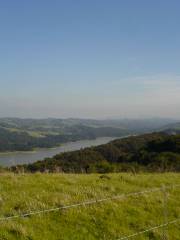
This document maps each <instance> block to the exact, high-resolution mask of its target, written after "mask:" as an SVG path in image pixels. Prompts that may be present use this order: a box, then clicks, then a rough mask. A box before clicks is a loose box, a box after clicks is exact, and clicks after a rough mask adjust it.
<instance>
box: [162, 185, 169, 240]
mask: <svg viewBox="0 0 180 240" xmlns="http://www.w3.org/2000/svg"><path fill="white" fill-rule="evenodd" d="M162 193H163V223H164V224H166V223H168V198H167V191H166V186H165V185H162ZM162 239H163V240H168V230H167V226H164V227H163V235H162Z"/></svg>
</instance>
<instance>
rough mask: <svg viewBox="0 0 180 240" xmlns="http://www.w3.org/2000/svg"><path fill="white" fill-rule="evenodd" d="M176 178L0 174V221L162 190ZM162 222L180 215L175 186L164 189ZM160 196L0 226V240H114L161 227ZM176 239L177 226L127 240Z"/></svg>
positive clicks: (178, 236)
mask: <svg viewBox="0 0 180 240" xmlns="http://www.w3.org/2000/svg"><path fill="white" fill-rule="evenodd" d="M163 184H165V185H175V184H180V174H175V173H167V174H139V175H132V174H125V173H123V174H108V175H98V174H92V175H73V174H71V175H70V174H68V175H66V174H59V175H58V174H34V175H30V174H29V175H28V174H27V175H13V174H11V173H1V175H0V218H1V217H4V216H5V217H8V216H11V215H16V214H22V213H27V212H30V211H36V210H43V209H48V208H52V207H61V206H65V205H70V204H75V203H79V202H82V201H87V200H92V199H102V198H106V197H111V196H117V195H120V194H126V193H130V192H137V191H143V190H146V189H149V188H154V187H162V185H163ZM166 195H167V207H166V213H167V221H171V220H174V219H177V218H178V217H179V216H180V187H176V188H172V189H168V190H167V194H166ZM163 196H164V193H163V191H161V190H160V191H159V192H152V193H147V194H145V195H137V196H129V197H126V198H124V199H121V200H109V201H107V202H102V203H96V204H93V205H89V206H79V207H76V208H71V209H66V210H60V211H57V212H51V213H45V214H39V215H36V216H31V217H26V218H18V219H13V220H8V221H1V222H0V239H3V240H15V239H17V240H25V239H27V240H46V239H48V240H61V239H62V240H75V239H78V240H85V239H86V240H95V239H98V240H101V239H104V240H108V239H109V240H116V239H120V238H121V237H123V236H126V235H129V234H133V233H135V232H138V231H143V230H145V229H147V228H150V227H152V226H156V225H159V224H162V223H163V222H164V207H163V205H164V197H163ZM164 230H166V234H167V236H168V240H171V239H172V240H179V239H180V222H178V223H176V224H173V225H170V226H168V227H167V228H166V229H163V228H160V229H157V230H154V231H150V232H147V233H145V234H143V235H140V236H137V237H134V238H132V239H135V240H136V239H137V240H142V239H144V240H145V239H146V240H147V239H151V240H159V239H164V238H163V231H164Z"/></svg>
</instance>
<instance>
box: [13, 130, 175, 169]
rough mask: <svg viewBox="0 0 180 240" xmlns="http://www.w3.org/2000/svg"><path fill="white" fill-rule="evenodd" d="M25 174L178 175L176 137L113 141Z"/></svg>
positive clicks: (37, 165)
mask: <svg viewBox="0 0 180 240" xmlns="http://www.w3.org/2000/svg"><path fill="white" fill-rule="evenodd" d="M12 170H13V171H17V170H18V171H21V170H25V171H27V172H37V171H41V172H47V171H48V172H68V173H73V172H76V173H95V172H98V173H107V172H124V171H125V172H127V171H130V172H144V171H150V172H166V171H175V172H180V135H175V136H174V135H173V136H171V135H167V134H164V133H152V134H145V135H140V136H133V137H127V138H123V139H117V140H114V141H112V142H110V143H108V144H104V145H100V146H97V147H91V148H85V149H81V150H78V151H73V152H67V153H62V154H58V155H56V156H54V157H53V158H47V159H45V160H43V161H38V162H36V163H32V164H29V165H24V166H18V167H15V168H14V167H13V168H12Z"/></svg>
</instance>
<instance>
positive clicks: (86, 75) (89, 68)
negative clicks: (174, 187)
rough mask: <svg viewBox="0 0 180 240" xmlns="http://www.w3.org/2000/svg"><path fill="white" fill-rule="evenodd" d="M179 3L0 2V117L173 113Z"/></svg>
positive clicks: (179, 83) (178, 102)
mask: <svg viewBox="0 0 180 240" xmlns="http://www.w3.org/2000/svg"><path fill="white" fill-rule="evenodd" d="M179 11H180V1H179V0H177V1H176V0H151V1H148V0H51V1H50V0H31V1H24V0H4V1H3V0H2V1H0V117H3V116H16V117H92V118H96V117H98V118H104V117H154V116H158V117H175V118H180V28H179V26H180V14H179Z"/></svg>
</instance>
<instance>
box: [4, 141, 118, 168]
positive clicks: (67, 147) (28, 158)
mask: <svg viewBox="0 0 180 240" xmlns="http://www.w3.org/2000/svg"><path fill="white" fill-rule="evenodd" d="M114 139H117V138H112V137H101V138H96V139H93V140H81V141H76V142H68V143H65V144H62V145H61V146H60V147H56V148H47V149H44V148H41V149H37V150H36V151H32V152H10V153H0V166H13V165H17V164H26V163H33V162H36V161H38V160H43V159H44V158H47V157H52V156H54V155H56V154H58V153H62V152H69V151H74V150H79V149H82V148H86V147H91V146H98V145H101V144H105V143H108V142H110V141H112V140H114Z"/></svg>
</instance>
